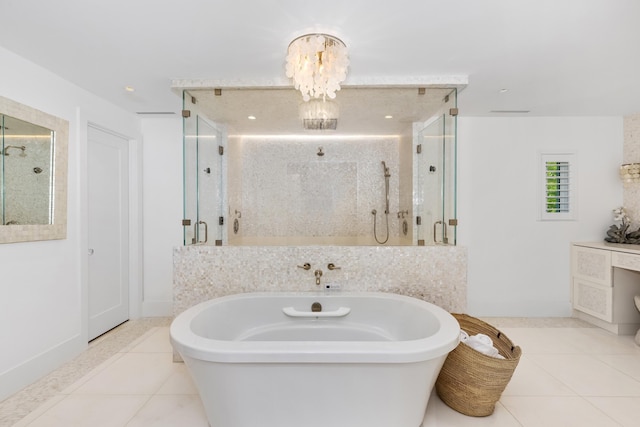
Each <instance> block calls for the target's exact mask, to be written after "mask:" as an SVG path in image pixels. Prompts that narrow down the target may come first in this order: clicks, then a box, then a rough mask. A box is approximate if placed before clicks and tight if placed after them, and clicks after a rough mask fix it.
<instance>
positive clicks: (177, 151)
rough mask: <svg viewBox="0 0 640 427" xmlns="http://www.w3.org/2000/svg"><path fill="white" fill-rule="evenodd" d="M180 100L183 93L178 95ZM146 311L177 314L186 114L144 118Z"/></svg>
mask: <svg viewBox="0 0 640 427" xmlns="http://www.w3.org/2000/svg"><path fill="white" fill-rule="evenodd" d="M176 99H178V97H176ZM142 132H143V134H144V148H143V165H142V168H143V183H144V185H143V194H144V196H143V212H144V214H143V228H144V258H143V259H144V262H143V264H144V300H143V305H142V315H143V316H171V314H172V313H173V309H172V306H173V248H174V247H177V246H182V227H181V226H180V222H181V220H182V118H181V117H169V118H147V119H143V120H142Z"/></svg>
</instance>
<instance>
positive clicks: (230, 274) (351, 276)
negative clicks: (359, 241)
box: [173, 246, 467, 315]
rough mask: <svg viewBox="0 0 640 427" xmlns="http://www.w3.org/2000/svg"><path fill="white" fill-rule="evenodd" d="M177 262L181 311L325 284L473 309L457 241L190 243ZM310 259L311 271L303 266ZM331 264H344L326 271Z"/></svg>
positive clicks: (318, 288) (455, 309)
mask: <svg viewBox="0 0 640 427" xmlns="http://www.w3.org/2000/svg"><path fill="white" fill-rule="evenodd" d="M173 262H174V268H173V274H174V276H173V290H174V298H173V300H174V301H173V302H174V314H175V315H178V314H179V313H181V312H183V311H184V310H186V309H187V308H189V307H191V306H193V305H195V304H197V303H200V302H203V301H206V300H209V299H212V298H216V297H221V296H225V295H231V294H236V293H243V292H272V291H293V292H313V291H327V289H326V287H327V286H329V287H330V288H333V290H328V291H329V292H334V291H336V289H338V288H339V291H340V292H348V291H380V292H392V293H397V294H403V295H408V296H412V297H415V298H419V299H422V300H425V301H428V302H431V303H434V304H436V305H438V306H440V307H443V308H444V309H446V310H448V311H451V312H465V311H466V308H467V251H466V248H462V247H457V246H423V247H416V246H378V247H374V246H297V247H296V246H218V247H215V246H185V247H178V248H175V249H174V254H173ZM306 262H308V263H310V264H311V269H310V270H303V269H301V268H298V267H297V266H298V265H303V264H304V263H306ZM329 263H334V264H335V265H336V266H339V267H340V270H333V271H330V270H328V269H327V265H328V264H329ZM316 269H320V270H322V271H323V275H322V277H321V284H320V286H317V285H316V283H315V276H314V271H315V270H316ZM336 292H337V291H336Z"/></svg>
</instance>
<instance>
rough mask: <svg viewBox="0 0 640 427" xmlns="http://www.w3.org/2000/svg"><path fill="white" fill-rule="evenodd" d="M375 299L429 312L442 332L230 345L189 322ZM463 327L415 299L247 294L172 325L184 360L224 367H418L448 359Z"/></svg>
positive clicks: (199, 307)
mask: <svg viewBox="0 0 640 427" xmlns="http://www.w3.org/2000/svg"><path fill="white" fill-rule="evenodd" d="M278 296H281V297H314V298H332V297H376V298H384V299H394V300H400V301H404V302H407V303H410V304H413V305H418V306H421V307H422V308H424V309H425V310H429V311H430V312H431V314H433V316H434V317H435V318H436V319H437V320H438V322H439V325H440V327H439V328H438V330H437V331H436V332H435V333H434V334H432V335H430V336H428V337H425V338H420V339H413V340H404V341H357V342H351V341H232V340H218V339H211V338H205V337H201V336H199V335H197V334H195V333H194V332H193V331H192V329H191V322H192V321H193V319H194V318H195V317H196V316H197V315H198V314H200V313H201V312H202V311H203V310H205V309H207V308H209V307H210V306H213V305H217V304H223V303H224V302H225V301H227V300H231V299H242V298H256V297H257V298H259V297H278ZM459 337H460V325H459V324H458V322H457V320H456V319H455V318H454V317H453V316H452V315H451V314H450V313H449V312H447V311H446V310H444V309H443V308H441V307H439V306H437V305H435V304H433V303H430V302H427V301H424V300H420V299H417V298H414V297H409V296H405V295H400V294H394V293H387V292H332V293H327V292H317V291H312V292H279V291H274V292H246V293H238V294H232V295H227V296H223V297H218V298H213V299H211V300H208V301H204V302H201V303H199V304H196V305H194V306H192V307H190V308H188V309H187V310H185V311H184V312H182V313H180V314H179V315H178V316H176V317H175V319H174V320H173V321H172V323H171V326H170V341H171V344H172V345H173V348H174V349H175V350H176V351H177V352H178V353H179V354H180V355H181V356H182V358H183V359H185V360H186V359H188V358H192V359H197V360H203V361H209V362H220V363H416V362H422V361H426V360H430V359H435V358H439V357H445V356H446V355H447V354H448V353H449V352H450V351H452V350H453V349H454V348H455V347H456V346H457V345H458V343H459Z"/></svg>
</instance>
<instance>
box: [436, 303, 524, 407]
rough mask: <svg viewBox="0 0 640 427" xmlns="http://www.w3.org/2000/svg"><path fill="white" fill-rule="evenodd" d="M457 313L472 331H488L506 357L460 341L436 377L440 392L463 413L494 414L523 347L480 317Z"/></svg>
mask: <svg viewBox="0 0 640 427" xmlns="http://www.w3.org/2000/svg"><path fill="white" fill-rule="evenodd" d="M453 317H455V318H456V319H457V320H458V323H460V328H462V330H464V331H465V332H467V333H468V334H469V335H475V334H485V335H488V336H489V337H490V338H491V339H492V340H493V345H494V346H495V347H496V348H497V349H498V352H499V353H500V354H501V355H502V356H504V357H505V358H504V359H498V358H495V357H491V356H487V355H485V354H482V353H480V352H479V351H477V350H474V349H472V348H471V347H469V346H468V345H466V344H462V343H460V344H459V345H458V347H456V348H455V349H454V350H453V351H452V352H451V353H449V355H448V356H447V359H446V360H445V362H444V365H443V367H442V370H441V371H440V375H439V376H438V379H437V381H436V392H437V393H438V396H440V399H442V401H443V402H444V403H446V404H447V405H448V406H449V407H451V408H453V409H455V410H456V411H458V412H460V413H462V414H465V415H470V416H474V417H485V416H487V415H491V414H492V413H493V410H494V408H495V405H496V402H497V401H498V400H500V396H501V395H502V392H503V391H504V389H505V388H506V387H507V384H508V383H509V381H510V380H511V376H512V375H513V372H514V371H515V369H516V366H518V362H519V361H520V355H521V354H522V351H521V350H520V347H518V346H514V345H513V343H512V342H511V340H509V338H507V337H506V336H505V335H504V334H503V333H502V332H500V331H499V330H497V329H496V328H494V327H493V326H491V325H489V324H488V323H485V322H483V321H482V320H480V319H476V318H475V317H471V316H468V315H466V314H455V313H453Z"/></svg>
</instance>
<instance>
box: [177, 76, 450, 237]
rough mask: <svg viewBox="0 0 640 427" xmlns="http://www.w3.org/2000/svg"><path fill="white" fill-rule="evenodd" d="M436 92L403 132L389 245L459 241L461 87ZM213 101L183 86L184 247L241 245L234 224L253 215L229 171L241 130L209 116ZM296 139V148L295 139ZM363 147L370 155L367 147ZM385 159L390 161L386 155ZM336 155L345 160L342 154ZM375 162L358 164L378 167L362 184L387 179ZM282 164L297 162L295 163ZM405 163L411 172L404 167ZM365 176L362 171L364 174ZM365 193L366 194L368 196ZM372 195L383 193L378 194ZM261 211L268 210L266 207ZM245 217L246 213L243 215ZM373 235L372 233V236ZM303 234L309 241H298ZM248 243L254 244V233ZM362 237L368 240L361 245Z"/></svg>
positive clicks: (394, 180) (318, 159)
mask: <svg viewBox="0 0 640 427" xmlns="http://www.w3.org/2000/svg"><path fill="white" fill-rule="evenodd" d="M437 90H438V91H440V92H438V94H437V95H436V96H434V95H432V96H434V98H433V99H434V100H433V101H430V102H432V104H433V105H432V106H431V109H432V111H433V112H434V113H433V115H432V116H430V117H429V118H428V119H427V120H423V121H417V122H416V121H414V122H413V123H408V126H409V129H408V130H407V132H406V135H407V137H406V138H405V136H404V135H403V136H400V137H399V138H398V141H399V142H398V143H397V155H394V157H395V158H396V159H397V160H396V161H397V163H395V164H394V165H393V167H392V171H393V176H392V183H393V185H397V187H396V188H394V189H392V194H395V195H396V196H395V197H397V198H396V199H395V200H394V201H392V203H391V205H392V211H393V212H391V214H390V218H389V221H390V223H391V222H393V224H392V226H391V229H392V231H394V233H397V235H396V239H395V240H393V239H392V240H390V243H389V244H399V245H414V246H423V245H455V244H456V242H457V225H458V220H457V216H456V215H457V212H456V209H457V207H456V197H457V189H456V175H457V173H456V167H457V164H456V156H457V150H456V144H457V139H456V133H457V114H458V110H457V90H456V89H455V88H449V89H437ZM209 92H213V90H210V91H209ZM192 93H196V94H197V95H198V99H196V98H195V97H193V96H192ZM201 99H202V102H201V101H200V100H201ZM207 102H209V101H207V100H205V99H204V95H203V94H202V92H197V91H191V92H189V91H188V90H184V91H183V129H184V132H183V155H184V217H183V223H182V225H183V236H184V245H227V244H236V243H233V242H231V240H233V241H234V242H235V241H236V240H237V238H236V237H235V236H236V235H235V233H236V232H237V228H235V229H234V226H236V227H237V223H238V222H239V221H240V222H241V223H242V221H248V220H249V219H248V218H249V217H250V215H249V214H250V213H251V212H247V215H246V216H245V215H242V217H241V213H240V212H239V211H240V210H242V211H243V213H244V210H245V209H241V208H238V207H236V206H235V204H237V202H235V200H236V199H238V197H239V196H238V195H237V194H235V192H238V188H236V187H238V186H237V185H236V184H235V181H234V182H230V181H231V180H230V177H229V176H228V171H230V172H229V173H232V174H233V176H234V177H236V176H237V175H238V171H237V169H238V167H242V166H240V165H238V164H236V163H237V162H234V161H232V160H231V159H228V157H229V156H228V155H227V154H228V153H227V148H229V152H231V151H233V152H234V153H235V151H234V150H235V149H234V150H232V148H234V147H236V145H233V144H236V143H237V142H238V141H236V140H237V136H234V135H231V136H229V135H228V132H227V131H228V129H227V128H226V124H225V123H221V122H218V121H215V120H214V119H213V118H211V117H208V116H207V111H208V110H207ZM228 144H232V146H231V145H230V146H228ZM310 144H313V147H312V148H313V150H314V151H315V150H316V148H317V147H315V146H316V145H320V143H315V142H313V143H310ZM345 144H347V143H345ZM348 144H351V145H350V146H353V145H354V144H358V142H355V141H354V140H349V141H348ZM289 145H290V146H292V147H293V146H295V144H293V143H291V144H289ZM285 146H286V144H285ZM365 147H366V148H365ZM370 147H371V145H370V144H369V145H367V144H366V143H364V142H363V145H362V148H361V150H369V149H370ZM292 149H293V148H292ZM361 152H362V153H364V151H361ZM284 155H285V156H286V154H284ZM361 157H366V156H361ZM327 158H328V155H327V157H319V154H318V155H315V154H313V155H310V156H309V159H310V160H309V165H311V166H312V165H315V164H320V163H317V162H322V161H324V162H325V163H324V164H327V165H328V163H326V162H328V161H330V160H326V159H327ZM383 160H384V159H383ZM386 160H387V161H388V160H389V159H388V158H386ZM336 161H342V162H344V161H346V160H345V159H344V157H342V158H340V159H338V160H336ZM229 162H231V166H229ZM313 162H316V163H313ZM374 163H375V164H374ZM372 164H373V166H371V165H364V166H363V165H360V164H359V165H358V166H357V172H356V174H361V173H362V174H365V173H366V171H367V170H368V169H367V168H368V167H370V170H373V171H374V175H373V176H372V177H371V178H368V177H367V176H364V177H363V178H362V179H361V181H362V182H367V180H374V181H375V182H378V181H380V176H379V175H380V173H381V172H380V166H379V162H377V161H376V162H372ZM303 166H304V165H303ZM282 167H289V168H291V167H292V166H291V165H289V166H287V165H285V166H282ZM229 168H231V169H229ZM394 168H395V169H394ZM403 168H404V169H405V170H404V171H403V170H401V169H403ZM399 169H400V170H399ZM398 176H402V179H401V180H400V182H399V181H398V179H397V177H398ZM360 178H361V177H360V176H359V175H358V179H360ZM234 179H237V178H234ZM376 180H377V181H376ZM361 181H358V183H360V182H361ZM332 185H334V184H332ZM350 185H351V184H350ZM359 185H360V184H358V186H359ZM332 188H333V187H332ZM252 190H253V191H259V190H258V189H252ZM334 192H335V188H334ZM228 193H230V194H228ZM364 196H365V197H366V194H365V195H364ZM250 197H257V196H255V195H254V196H250ZM354 197H360V195H359V194H355V196H354ZM373 197H375V198H379V197H380V196H379V194H378V193H375V194H374V195H373ZM376 200H377V199H376ZM334 202H335V201H334ZM230 203H231V204H230ZM234 203H235V204H234ZM336 203H337V202H336ZM232 205H233V206H232ZM245 207H246V206H245ZM234 208H235V210H234ZM258 214H259V215H260V214H264V212H263V213H258ZM360 214H362V213H359V215H360ZM362 216H363V217H364V218H365V221H370V218H371V211H370V208H368V209H367V211H366V212H364V214H362ZM239 218H242V219H240V220H239ZM245 218H247V219H245ZM234 223H235V224H234ZM243 224H246V223H243ZM380 226H381V227H382V225H380ZM240 228H241V229H240V233H242V232H243V231H245V230H247V229H248V228H249V227H247V226H246V225H245V226H244V227H240ZM253 228H255V227H253ZM368 229H369V226H368V225H367V227H366V231H365V232H366V233H368V234H369V230H368ZM316 237H317V236H316ZM369 237H370V236H367V239H368V238H369ZM302 240H304V239H302V238H301V239H297V240H295V241H296V242H299V241H302ZM370 240H371V243H368V240H366V241H365V240H363V239H361V241H360V242H358V243H354V244H373V245H375V244H376V243H375V242H373V238H372V237H371V239H370ZM246 241H247V242H248V241H249V239H246ZM309 241H310V242H312V243H308V244H317V241H318V240H317V239H316V240H309ZM363 241H365V243H362V242H363ZM240 244H248V243H240ZM274 244H276V243H274ZM302 244H305V243H302ZM321 244H325V243H321ZM326 244H330V243H326ZM334 244H342V243H334ZM347 244H349V243H347Z"/></svg>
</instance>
